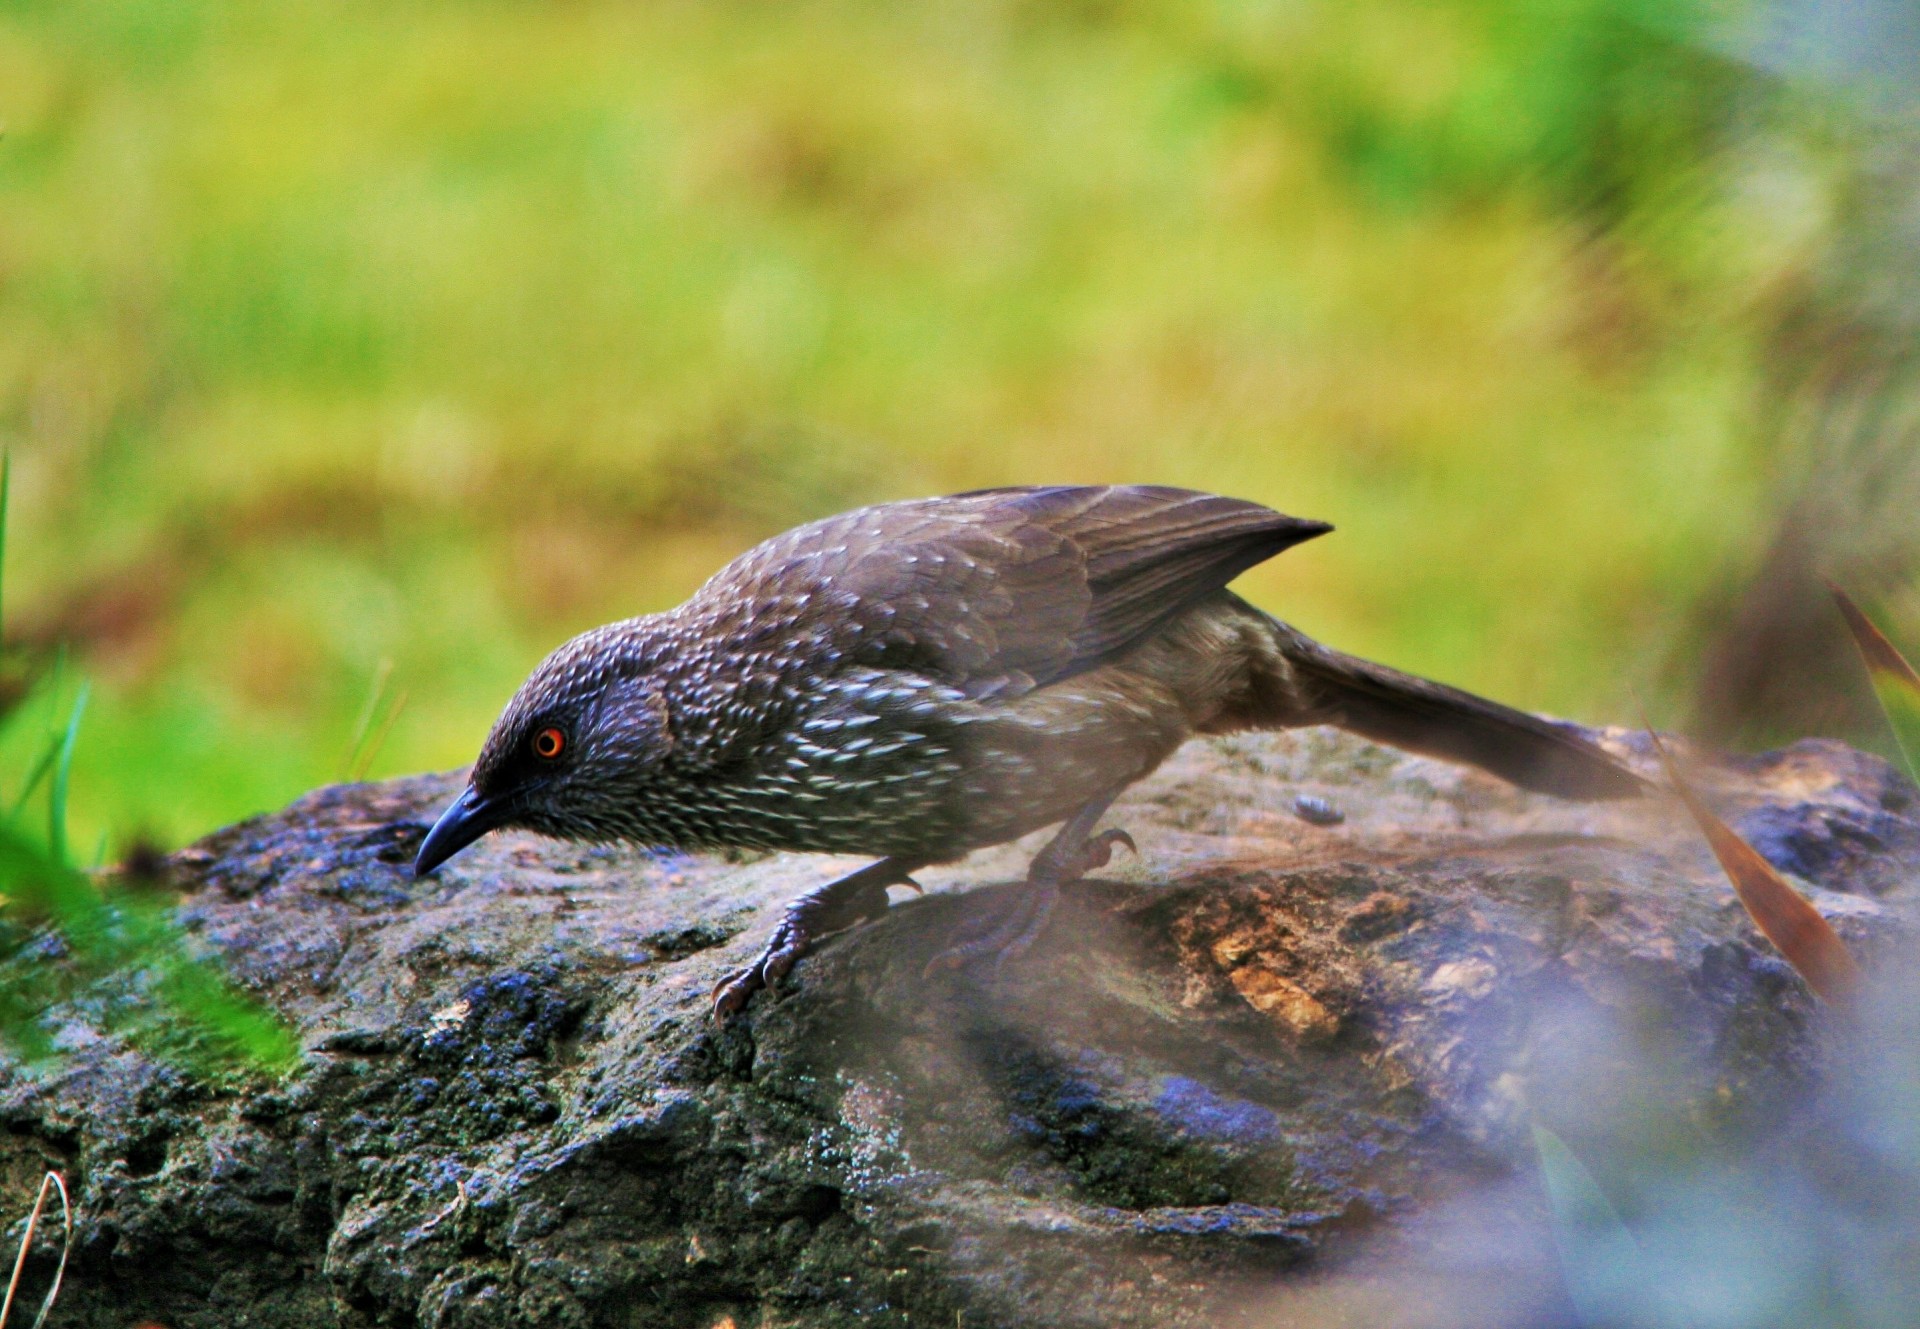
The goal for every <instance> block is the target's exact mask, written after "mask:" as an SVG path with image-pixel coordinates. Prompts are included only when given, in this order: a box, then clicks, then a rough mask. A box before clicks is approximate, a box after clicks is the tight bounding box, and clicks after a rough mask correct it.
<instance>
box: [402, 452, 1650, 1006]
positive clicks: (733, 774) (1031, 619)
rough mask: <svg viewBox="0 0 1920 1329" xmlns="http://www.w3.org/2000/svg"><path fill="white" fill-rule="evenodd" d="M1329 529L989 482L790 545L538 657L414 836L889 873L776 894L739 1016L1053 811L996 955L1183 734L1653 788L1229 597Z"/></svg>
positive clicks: (730, 997) (1545, 786)
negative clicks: (900, 899)
mask: <svg viewBox="0 0 1920 1329" xmlns="http://www.w3.org/2000/svg"><path fill="white" fill-rule="evenodd" d="M1330 529H1331V527H1329V526H1328V525H1327V524H1326V523H1324V522H1317V521H1304V520H1301V519H1298V518H1295V517H1288V516H1284V515H1282V514H1281V513H1278V512H1275V511H1273V510H1272V509H1270V508H1266V507H1262V506H1260V505H1259V504H1257V503H1249V502H1244V501H1241V500H1238V499H1232V498H1223V497H1220V496H1218V495H1213V494H1203V493H1195V492H1192V491H1189V490H1182V489H1169V488H1162V487H1157V486H1145V485H1128V486H1117V487H1067V486H1054V487H1045V488H1014V489H989V490H980V491H976V492H973V493H966V494H955V495H952V496H950V497H946V498H931V499H920V500H913V501H908V502H899V503H883V504H879V505H877V506H874V507H868V508H861V509H858V510H857V511H854V512H849V513H845V514H842V515H840V516H837V517H829V518H827V519H825V520H823V521H817V522H813V523H811V524H809V525H806V526H801V527H798V528H796V529H794V530H791V531H788V532H786V533H785V534H784V535H779V536H776V537H774V538H773V539H771V540H768V541H767V542H766V543H764V544H761V545H759V546H757V547H756V548H754V549H751V550H749V551H748V552H746V553H745V554H742V555H741V556H740V557H739V558H737V559H735V560H734V561H733V562H731V563H729V564H728V565H727V566H726V567H724V568H722V569H721V570H720V571H719V572H718V573H716V574H715V575H714V576H713V577H712V578H711V579H710V580H709V581H708V582H707V583H706V584H705V585H704V586H702V587H701V588H700V589H699V590H697V591H695V592H694V594H693V596H692V597H691V598H690V599H688V600H687V601H686V602H685V603H684V604H682V605H680V606H679V607H678V608H676V609H672V610H669V611H667V612H665V613H660V614H649V615H645V616H643V617H640V618H634V619H628V620H626V621H625V622H621V623H614V624H610V625H608V626H606V627H603V628H597V629H595V630H593V631H591V632H588V633H585V634H583V635H581V636H578V637H575V638H574V639H573V640H571V641H569V642H567V643H566V644H565V645H563V646H561V647H560V648H559V649H558V650H556V651H555V652H554V653H553V654H552V655H550V656H548V657H547V659H546V660H545V661H543V662H542V663H541V664H540V666H539V667H538V668H537V669H535V670H534V671H533V674H532V675H531V676H530V677H529V678H528V679H527V681H526V682H525V683H524V684H522V685H521V687H520V690H519V691H518V692H516V693H515V694H514V696H513V699H512V700H511V701H510V702H508V703H507V707H506V709H505V710H504V711H503V712H502V713H501V715H500V718H499V719H498V720H497V721H496V722H495V723H494V726H493V730H492V732H491V733H489V734H488V736H487V739H486V743H485V744H484V746H483V747H482V748H481V751H480V756H479V759H478V760H477V761H476V762H475V764H474V768H473V774H472V778H471V782H470V783H469V785H468V788H467V790H466V791H465V792H464V793H463V794H462V795H461V796H460V797H459V799H458V800H456V801H455V802H454V803H453V805H452V806H451V807H449V808H448V809H447V810H446V812H445V814H444V815H442V816H441V818H440V819H439V821H438V822H437V823H436V824H435V825H434V827H433V829H432V830H431V832H430V833H429V834H428V835H427V838H426V840H425V842H424V843H423V844H422V845H421V848H420V853H419V857H418V859H417V860H416V862H415V864H414V870H415V871H416V873H420V874H425V873H427V872H431V871H432V870H433V869H434V868H435V867H437V866H438V865H439V864H440V863H442V862H444V861H445V860H446V859H447V858H448V857H449V856H451V855H452V854H454V853H455V852H457V851H458V850H459V849H461V848H462V847H464V846H465V845H467V844H469V843H471V842H472V841H473V840H475V839H476V838H478V837H479V836H481V835H482V834H484V833H486V832H487V831H489V830H493V829H496V828H499V827H508V826H512V827H522V828H525V829H528V830H532V831H537V832H539V833H541V834H544V835H549V836H555V837H558V838H561V839H567V840H582V841H601V842H606V841H631V842H637V843H640V844H646V845H656V846H670V847H673V848H678V849H685V850H694V851H698V850H711V849H720V848H745V849H777V850H802V851H814V852H821V853H851V854H873V855H878V856H880V857H879V861H878V862H876V863H874V864H872V865H871V866H869V867H866V868H863V869H861V870H859V871H857V872H854V873H851V874H849V875H848V876H845V877H842V878H840V879H839V880H837V881H835V882H832V883H830V884H829V885H827V886H825V887H822V888H821V889H819V890H818V891H815V892H813V893H811V894H809V895H806V896H803V897H801V898H800V899H798V900H796V901H795V902H794V903H793V904H792V905H791V906H789V908H788V910H787V913H786V917H785V918H784V919H783V920H782V922H781V923H780V925H779V926H778V928H776V930H775V933H774V935H773V937H772V939H771V940H770V941H769V942H768V944H767V946H766V948H765V950H764V951H763V952H762V953H761V954H760V956H759V957H758V958H757V959H756V960H755V961H754V963H753V964H751V965H749V966H748V967H747V968H745V969H743V970H741V971H740V972H739V973H737V974H735V975H733V976H732V977H731V978H729V979H728V980H727V981H725V982H724V983H722V984H721V985H720V987H719V988H717V989H716V994H715V1009H716V1013H717V1014H718V1015H720V1016H721V1017H723V1018H724V1017H725V1016H727V1015H729V1014H731V1013H733V1012H735V1011H737V1010H739V1009H740V1008H741V1007H742V1006H744V1005H745V1003H746V1002H747V1000H748V999H749V998H750V997H751V995H752V993H753V992H754V991H755V990H756V989H758V988H760V987H763V986H765V985H767V984H770V983H776V982H778V981H779V980H780V979H781V978H782V977H783V976H784V975H785V973H786V972H787V970H788V969H790V968H791V967H792V965H793V963H794V961H795V960H797V959H798V958H799V957H800V956H801V955H802V954H804V953H805V951H806V950H807V949H808V948H809V946H810V945H811V944H812V943H813V941H814V940H816V939H817V938H819V937H821V936H824V935H826V934H828V933H830V932H833V931H836V930H839V929H841V928H844V927H847V926H850V925H851V924H853V923H855V922H858V921H861V920H863V919H866V918H871V917H876V916H878V914H879V913H881V912H882V911H884V910H885V908H886V904H887V897H886V891H887V888H888V887H889V886H893V885H912V884H913V882H912V879H911V876H910V874H911V873H912V872H914V871H915V870H917V869H918V868H921V867H924V866H926V865H928V864H932V863H943V862H949V861H952V860H954V859H957V858H960V857H962V856H963V855H965V854H966V853H968V852H969V851H971V850H973V849H978V848H981V847H983V846H986V845H993V844H1000V843H1003V842H1005V841H1008V840H1012V839H1015V838H1017V837H1019V836H1022V835H1025V834H1026V833H1028V832H1029V831H1033V830H1037V829H1039V828H1041V827H1044V826H1049V825H1052V824H1054V823H1056V822H1058V823H1062V825H1061V829H1060V831H1059V832H1058V834H1056V835H1055V836H1054V837H1053V839H1052V840H1051V841H1050V842H1049V843H1048V844H1047V846H1046V847H1045V848H1044V849H1042V850H1041V851H1040V853H1039V854H1038V855H1037V856H1036V857H1035V858H1034V860H1033V863H1032V866H1031V867H1030V869H1029V871H1028V878H1027V880H1028V889H1027V890H1025V891H1023V892H1020V893H1019V894H1018V897H1017V902H1016V903H1015V904H1014V905H1013V906H1012V907H1011V908H1010V909H1009V910H1008V911H1007V912H1006V914H1005V916H1004V917H1000V918H997V919H995V920H993V921H992V923H991V925H990V926H987V927H985V928H984V929H983V930H981V931H979V932H977V933H975V934H973V935H968V936H963V937H959V938H956V940H955V944H954V945H953V947H952V948H950V949H949V950H948V951H946V952H944V953H943V954H942V955H941V956H940V957H938V958H937V959H936V961H935V964H936V965H958V964H962V963H965V962H966V961H968V960H970V959H972V958H975V957H981V956H997V957H1001V958H1004V957H1006V956H1008V955H1012V954H1017V953H1019V952H1020V951H1021V950H1023V949H1025V948H1026V946H1028V945H1029V944H1030V943H1031V942H1032V940H1033V939H1034V937H1035V936H1036V935H1037V934H1038V933H1039V931H1040V929H1041V928H1042V927H1044V925H1045V923H1046V920H1047V916H1048V913H1049V911H1050V910H1051V908H1052V904H1053V900H1054V897H1055V893H1056V891H1057V890H1058V888H1059V886H1060V885H1061V884H1062V883H1063V882H1068V881H1072V880H1074V879H1076V878H1078V877H1080V876H1081V875H1083V874H1084V873H1086V872H1087V871H1090V870H1091V869H1093V868H1095V867H1098V866H1101V865H1103V864H1105V863H1106V862H1107V861H1108V858H1109V856H1110V854H1111V853H1112V852H1113V849H1114V846H1116V845H1119V844H1124V845H1126V846H1127V847H1128V848H1132V847H1133V842H1132V840H1131V839H1129V838H1128V837H1127V835H1126V833H1125V832H1124V831H1120V830H1117V829H1109V830H1105V831H1099V832H1096V830H1095V827H1096V826H1097V825H1098V823H1099V820H1100V818H1101V816H1102V815H1103V814H1104V813H1105V811H1106V809H1107V807H1108V805H1109V804H1111V803H1112V801H1113V800H1114V799H1115V798H1116V797H1117V796H1118V795H1119V794H1120V792H1121V791H1122V790H1124V789H1125V788H1126V787H1127V786H1128V785H1130V784H1132V783H1134V782H1135V781H1136V780H1139V779H1141V778H1142V777H1143V776H1145V775H1147V774H1149V773H1150V772H1151V771H1153V769H1154V768H1155V767H1157V766H1158V765H1160V763H1161V762H1163V761H1165V760H1166V758H1167V757H1168V756H1169V755H1170V754H1171V753H1172V752H1173V751H1174V749H1176V748H1178V747H1179V746H1180V745H1181V744H1182V743H1184V742H1185V741H1186V740H1187V739H1189V738H1192V737H1194V736H1196V735H1202V734H1226V733H1232V732H1234V731H1236V730H1246V729H1286V728H1292V727H1295V726H1299V725H1313V724H1331V725H1337V726H1339V727H1341V728H1343V729H1349V730H1352V731H1354V732H1356V733H1359V734H1363V735H1365V736H1367V737H1368V738H1372V739H1377V740H1379V741H1382V742H1385V743H1390V744H1393V745H1395V746H1398V747H1401V748H1406V749H1409V750H1411V751H1415V752H1421V753H1426V754H1430V755H1433V756H1437V757H1442V758H1446V759H1449V760H1453V761H1461V762H1467V763H1470V764H1472V765H1475V766H1479V767H1482V768H1484V769H1486V770H1488V771H1491V772H1493V773H1494V774H1496V775H1499V776H1502V777H1504V778H1505V779H1507V780H1509V781H1512V782H1513V783H1515V784H1517V785H1521V786H1523V787H1525V788H1528V789H1533V790H1539V791H1543V792H1546V793H1549V794H1556V795H1560V796H1563V797H1568V798H1577V799H1594V798H1613V797H1621V796H1627V795H1632V794H1635V793H1637V792H1639V790H1640V788H1641V782H1640V781H1639V779H1638V778H1637V777H1635V776H1634V775H1632V774H1630V773H1629V772H1627V771H1626V770H1624V769H1623V768H1621V767H1620V766H1619V765H1617V764H1616V763H1615V762H1614V761H1613V759H1612V758H1610V757H1609V756H1608V755H1607V754H1606V753H1605V752H1604V751H1603V750H1601V749H1600V748H1599V747H1598V746H1596V745H1595V744H1594V743H1593V742H1592V741H1591V739H1590V738H1588V737H1587V736H1586V735H1585V734H1584V733H1583V732H1582V731H1581V730H1580V729H1579V728H1578V727H1576V726H1573V725H1568V724H1563V723H1560V722H1556V721H1551V720H1547V719H1544V718H1541V717H1539V716H1534V715H1529V714H1526V713H1524V712H1521V711H1516V710H1513V709H1511V708H1509V707H1506V706H1502V705H1499V704H1498V703H1495V702H1491V701H1487V700H1484V699H1482V698H1480V697H1476V696H1473V695H1471V694H1469V693H1466V692H1462V691H1460V690H1458V689H1456V688H1451V687H1447V686H1445V685H1443V684H1439V683H1433V682H1429V681H1427V680H1425V679H1421V678H1416V677H1414V676H1412V675H1409V674H1404V673H1401V672H1399V671H1397V670H1393V669H1388V668H1386V667H1384V666H1381V665H1376V664H1371V663H1368V662H1367V661H1364V660H1360V659H1357V658H1355V657H1353V656H1349V655H1343V654H1341V653H1340V652H1338V651H1333V650H1330V649H1328V648H1327V647H1324V646H1321V645H1320V644H1318V643H1317V642H1314V641H1312V640H1310V639H1309V638H1307V637H1306V636H1304V635H1302V634H1301V633H1299V632H1297V631H1295V630H1294V629H1293V628H1291V627H1289V626H1287V625H1286V624H1285V623H1282V622H1280V621H1279V620H1277V619H1275V618H1273V617H1271V616H1269V615H1268V614H1265V613H1263V612H1262V611H1260V610H1258V609H1256V608H1254V607H1253V606H1252V605H1249V604H1248V603H1247V602H1246V601H1244V600H1242V599H1240V598H1239V597H1238V596H1236V595H1234V594H1233V593H1232V592H1230V591H1228V590H1227V589H1226V586H1227V583H1228V582H1230V581H1232V580H1233V579H1234V578H1235V577H1237V576H1239V575H1240V574H1241V573H1242V572H1244V571H1246V570H1247V569H1248V568H1250V567H1252V566H1254V565H1255V564H1257V563H1260V562H1262V561H1264V560H1266V559H1268V558H1271V557H1273V556H1274V555H1275V554H1278V553H1279V552H1280V551H1282V550H1284V549H1287V548H1289V547H1290V546H1292V545H1295V544H1298V543H1300V542H1301V541H1303V540H1308V539H1311V538H1313V537H1314V536H1317V535H1321V534H1324V533H1325V532H1326V531H1328V530H1330Z"/></svg>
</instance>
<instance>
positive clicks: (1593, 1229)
mask: <svg viewBox="0 0 1920 1329" xmlns="http://www.w3.org/2000/svg"><path fill="white" fill-rule="evenodd" d="M1533 1147H1534V1151H1535V1152H1536V1153H1537V1154H1538V1155H1539V1158H1540V1179H1541V1181H1542V1182H1543V1183H1544V1184H1545V1186H1546V1191H1547V1208H1548V1211H1549V1213H1550V1216H1551V1218H1552V1220H1553V1240H1554V1245H1555V1246H1556V1247H1557V1248H1558V1249H1559V1252H1560V1268H1561V1271H1562V1273H1563V1274H1564V1275H1565V1277H1566V1283H1567V1299H1568V1300H1569V1301H1571V1302H1572V1303H1573V1311H1574V1316H1575V1318H1576V1319H1577V1320H1578V1321H1579V1322H1580V1323H1581V1324H1582V1325H1601V1324H1611V1323H1614V1322H1616V1321H1617V1320H1618V1319H1619V1316H1618V1314H1617V1312H1618V1310H1619V1305H1618V1300H1619V1298H1618V1294H1619V1292H1620V1291H1622V1290H1629V1289H1635V1288H1639V1289H1644V1288H1645V1287H1646V1285H1647V1284H1646V1279H1647V1277H1648V1276H1649V1271H1648V1270H1647V1269H1646V1267H1645V1266H1646V1257H1645V1256H1644V1255H1643V1254H1642V1252H1641V1250H1640V1245H1639V1243H1638V1242H1636V1241H1635V1240H1634V1239H1633V1234H1632V1233H1631V1232H1629V1231H1628V1230H1627V1225H1626V1224H1625V1223H1624V1222H1622V1221H1621V1219H1620V1212H1619V1210H1617V1209H1615V1208H1614V1207H1613V1202H1612V1201H1611V1200H1609V1199H1607V1194H1606V1192H1605V1191H1603V1190H1601V1189H1600V1183H1599V1182H1597V1181H1595V1180H1594V1179H1593V1174H1592V1173H1591V1172H1589V1171H1587V1169H1586V1165H1585V1164H1583V1163H1581V1161H1580V1160H1579V1158H1578V1157H1576V1156H1575V1154H1574V1152H1573V1150H1571V1149H1569V1148H1568V1147H1567V1144H1566V1141H1564V1140H1562V1139H1561V1138H1560V1137H1559V1136H1558V1135H1555V1134H1554V1133H1553V1132H1552V1131H1550V1130H1548V1129H1547V1128H1546V1127H1545V1126H1541V1125H1539V1124H1538V1123H1536V1124H1535V1125H1534V1127H1533Z"/></svg>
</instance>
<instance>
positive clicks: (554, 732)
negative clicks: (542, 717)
mask: <svg viewBox="0 0 1920 1329" xmlns="http://www.w3.org/2000/svg"><path fill="white" fill-rule="evenodd" d="M566 746H567V736H566V735H565V734H563V733H561V732H560V730H558V729H557V728H555V727H554V726H552V725H548V726H547V727H546V728H545V729H542V730H541V731H540V732H539V733H537V734H535V735H534V736H533V755H534V756H536V757H539V758H540V759H541V760H542V761H552V760H553V759H554V758H555V757H557V756H559V755H560V753H561V750H562V749H564V748H565V747H566Z"/></svg>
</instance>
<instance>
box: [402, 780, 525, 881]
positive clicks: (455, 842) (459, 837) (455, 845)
mask: <svg viewBox="0 0 1920 1329" xmlns="http://www.w3.org/2000/svg"><path fill="white" fill-rule="evenodd" d="M506 803H507V800H505V799H495V800H491V801H490V800H488V799H485V798H482V797H481V796H480V795H479V794H478V793H476V792H475V791H474V790H473V789H472V788H471V787H469V788H468V789H467V791H466V792H465V793H463V794H461V795H460V797H458V798H456V799H454V800H453V802H452V803H451V804H450V805H449V806H448V808H447V810H446V811H445V812H443V813H441V814H440V820H439V821H436V822H435V823H433V829H432V830H430V831H428V832H427V838H426V841H425V843H423V844H422V845H421V846H420V854H419V857H417V858H415V859H414V860H413V875H414V876H416V877H424V876H426V875H427V874H428V873H429V872H431V871H433V870H434V869H435V868H437V867H439V866H440V865H441V864H442V863H444V862H446V861H447V860H448V859H449V858H452V857H453V856H454V855H455V854H457V853H459V852H460V851H461V850H462V849H465V848H466V847H467V846H468V845H470V844H472V843H473V842H474V841H475V840H478V839H479V838H480V837H481V836H483V835H485V834H486V833H487V832H488V831H490V830H492V829H493V828H494V827H496V826H498V825H500V824H501V823H503V822H504V821H506V819H507V807H506Z"/></svg>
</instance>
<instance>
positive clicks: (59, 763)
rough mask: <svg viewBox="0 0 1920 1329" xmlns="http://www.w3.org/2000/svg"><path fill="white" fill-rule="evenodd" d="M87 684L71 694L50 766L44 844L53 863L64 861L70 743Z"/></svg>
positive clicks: (83, 706)
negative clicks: (56, 753) (70, 708)
mask: <svg viewBox="0 0 1920 1329" xmlns="http://www.w3.org/2000/svg"><path fill="white" fill-rule="evenodd" d="M87 690H88V689H87V684H86V683H85V682H82V683H81V684H80V691H79V692H77V693H76V694H74V698H73V713H72V714H71V715H69V716H68V717H67V731H66V733H65V734H63V735H62V736H61V739H60V755H59V757H58V759H57V760H56V761H55V762H54V766H53V777H52V779H53V783H52V784H50V785H48V786H47V846H48V849H49V851H50V852H51V853H52V855H53V860H54V862H56V863H60V864H66V863H67V861H68V860H67V784H68V781H69V779H70V777H71V776H72V774H73V745H74V740H75V739H77V738H78V737H79V735H80V717H81V716H82V715H84V714H86V710H87Z"/></svg>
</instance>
